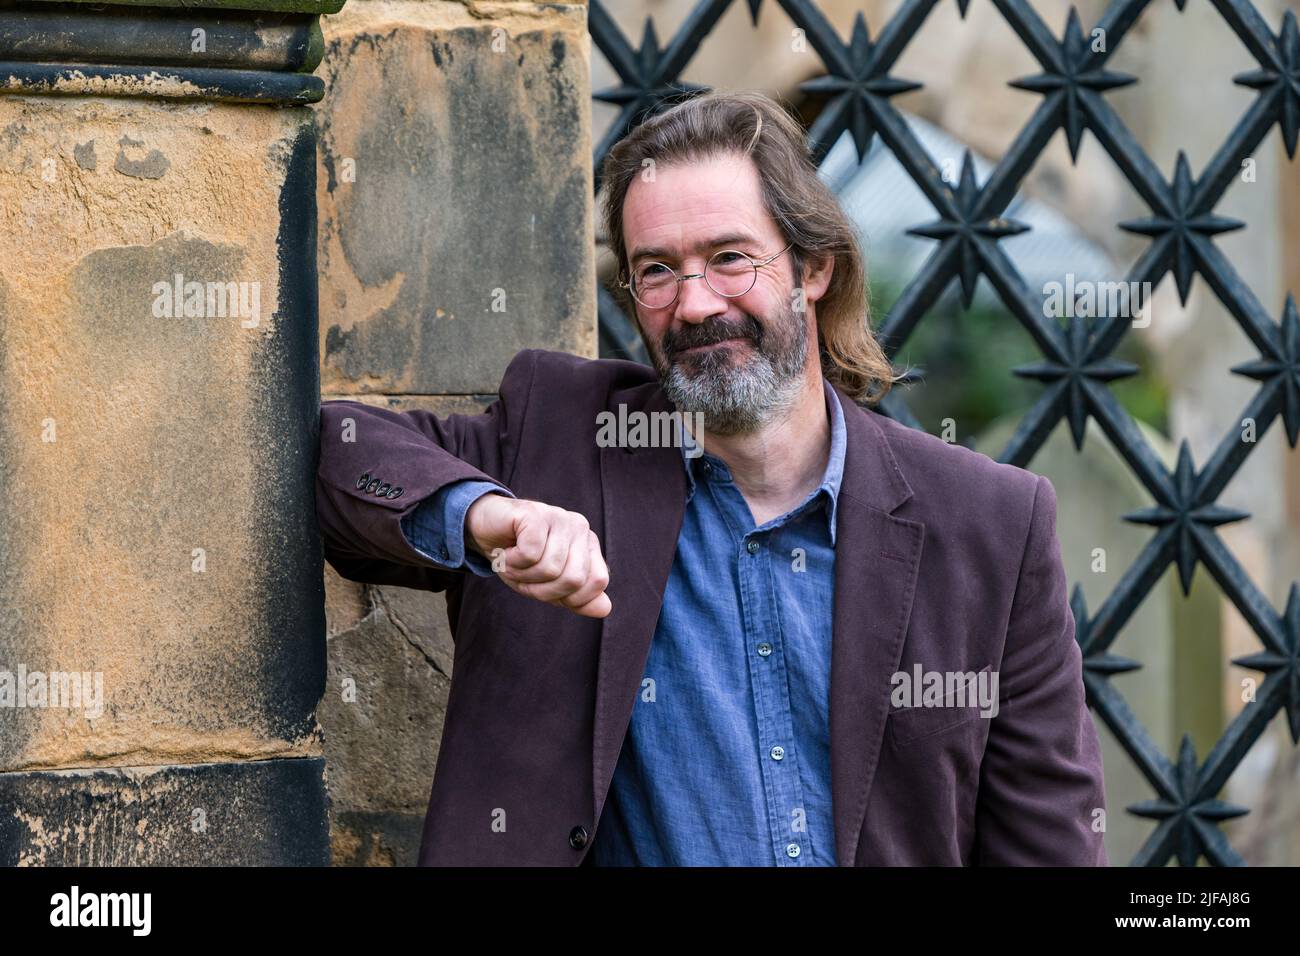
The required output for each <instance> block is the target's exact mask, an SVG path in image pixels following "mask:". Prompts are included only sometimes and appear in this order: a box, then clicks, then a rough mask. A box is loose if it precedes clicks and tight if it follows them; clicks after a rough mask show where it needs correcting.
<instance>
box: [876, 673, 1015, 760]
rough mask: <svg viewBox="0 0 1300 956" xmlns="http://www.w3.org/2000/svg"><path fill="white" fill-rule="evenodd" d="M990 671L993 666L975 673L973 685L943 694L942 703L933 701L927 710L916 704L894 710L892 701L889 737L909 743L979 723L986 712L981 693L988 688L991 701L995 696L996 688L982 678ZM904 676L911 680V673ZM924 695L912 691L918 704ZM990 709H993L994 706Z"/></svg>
mask: <svg viewBox="0 0 1300 956" xmlns="http://www.w3.org/2000/svg"><path fill="white" fill-rule="evenodd" d="M992 669H993V665H992V664H988V665H986V666H984V667H982V668H980V670H978V671H975V672H974V673H975V682H974V683H969V684H968V685H967V686H966V687H965V688H962V687H957V688H955V689H954V690H952V691H951V692H949V693H946V694H945V696H944V697H943V702H942V703H938V702H933V701H932V702H931V703H930V704H929V705H928V706H926V705H924V704H920V703H917V704H914V705H913V706H910V707H895V706H893V701H892V699H891V702H890V708H889V733H890V735H891V736H892V737H893V738H894V742H895V743H899V744H903V743H908V742H910V741H913V740H919V739H920V738H922V737H929V736H930V735H932V734H937V733H941V732H943V731H945V730H949V729H951V728H953V727H959V726H962V725H963V724H967V723H970V722H971V721H974V720H978V719H979V718H980V717H981V716H982V715H983V711H984V710H985V709H986V708H985V705H984V704H983V703H982V702H981V691H985V689H986V688H991V695H992V696H993V697H994V698H996V696H997V686H996V685H995V684H991V683H990V682H989V678H988V677H987V676H985V675H987V674H989V673H991V672H992ZM906 673H908V676H909V679H910V677H911V673H910V672H906ZM962 673H967V674H969V673H970V672H969V671H964V672H962ZM981 685H983V686H981ZM946 689H947V684H946V683H945V690H946ZM923 693H924V688H919V689H913V694H915V698H916V699H917V700H920V699H922V695H923ZM993 706H994V707H995V708H996V703H995V704H994V705H993ZM995 712H996V710H995ZM989 719H991V718H989Z"/></svg>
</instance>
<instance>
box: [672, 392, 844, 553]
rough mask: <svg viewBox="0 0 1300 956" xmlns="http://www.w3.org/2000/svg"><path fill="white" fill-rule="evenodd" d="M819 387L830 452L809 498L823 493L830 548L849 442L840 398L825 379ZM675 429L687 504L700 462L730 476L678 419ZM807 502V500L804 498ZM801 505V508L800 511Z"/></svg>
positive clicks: (721, 463)
mask: <svg viewBox="0 0 1300 956" xmlns="http://www.w3.org/2000/svg"><path fill="white" fill-rule="evenodd" d="M822 388H823V390H824V392H825V395H826V411H827V414H828V415H829V416H830V420H831V450H830V456H829V457H828V459H827V461H826V471H825V473H824V474H823V475H822V482H821V484H820V485H818V486H817V488H816V489H814V491H813V492H812V493H811V494H810V495H809V496H808V497H809V498H810V499H811V498H815V497H816V496H818V495H821V494H825V496H826V500H827V506H826V520H827V524H828V526H829V529H830V536H831V545H832V546H834V544H835V513H836V506H837V504H838V502H839V495H840V482H841V480H842V479H843V477H844V453H845V448H846V446H847V443H848V440H847V433H846V431H845V428H844V409H843V408H841V407H840V399H839V396H838V395H837V394H836V393H835V389H834V388H832V387H831V384H830V383H829V382H827V381H826V380H825V379H822ZM677 429H678V435H679V437H680V441H679V442H678V445H679V447H680V448H681V453H682V464H683V465H684V466H685V468H686V500H687V502H689V501H690V500H691V498H692V496H693V495H694V494H695V479H696V475H695V470H696V469H697V468H699V467H700V466H701V464H702V463H703V462H708V463H709V464H710V465H711V466H712V467H714V468H720V469H722V472H723V474H729V471H728V469H727V466H726V464H725V463H724V462H723V461H722V459H720V458H718V457H717V456H715V455H711V454H709V453H708V452H707V451H704V450H703V448H701V447H700V446H699V445H698V444H697V443H696V441H695V439H694V437H693V436H692V435H691V433H690V432H689V431H687V430H686V429H684V428H682V427H681V423H680V420H678V424H677ZM688 452H693V454H687V453H688ZM806 503H807V499H805V504H806ZM803 506H804V505H800V506H799V508H802V507H803ZM794 510H799V509H798V508H796V509H794Z"/></svg>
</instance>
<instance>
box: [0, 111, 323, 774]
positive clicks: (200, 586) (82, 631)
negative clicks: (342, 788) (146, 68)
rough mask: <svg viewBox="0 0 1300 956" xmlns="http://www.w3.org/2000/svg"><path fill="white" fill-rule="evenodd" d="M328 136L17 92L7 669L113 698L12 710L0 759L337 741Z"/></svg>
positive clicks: (200, 755) (234, 118)
mask: <svg viewBox="0 0 1300 956" xmlns="http://www.w3.org/2000/svg"><path fill="white" fill-rule="evenodd" d="M313 135H314V131H313V128H312V125H311V123H310V119H309V117H308V115H307V112H306V111H305V110H299V109H286V110H272V109H260V108H259V109H252V108H244V107H233V106H224V105H213V104H202V105H190V106H176V105H168V104H160V103H152V102H145V101H138V100H112V101H109V100H102V101H101V100H94V99H85V98H82V99H40V98H20V97H4V98H2V99H0V261H3V262H4V263H5V268H4V274H3V276H0V389H3V393H4V401H3V403H0V608H3V609H4V611H3V613H4V625H3V627H0V668H4V669H10V670H12V669H14V668H15V667H17V666H18V665H24V666H25V667H26V668H27V669H28V670H29V671H32V670H36V671H43V672H54V671H76V672H79V673H92V674H99V675H101V677H102V686H103V695H104V699H103V710H102V713H101V714H99V715H98V716H91V715H89V714H88V713H86V712H85V711H83V710H75V709H67V708H54V707H42V706H35V707H25V708H18V707H11V708H4V709H0V770H9V771H12V770H22V769H38V768H57V767H68V766H74V767H90V766H97V765H100V766H102V765H120V764H168V763H173V762H175V763H201V762H213V761H224V760H235V759H239V758H244V757H247V758H266V757H270V756H299V755H304V754H319V752H320V749H319V741H318V739H317V735H318V731H317V729H316V726H315V720H314V717H313V710H314V707H315V703H316V701H317V699H318V698H319V697H320V694H321V689H322V687H323V684H324V654H323V648H322V646H321V639H320V638H321V635H322V633H323V629H324V619H323V611H322V585H321V579H320V569H321V558H320V543H319V539H318V536H317V529H316V526H315V522H314V519H313V477H314V457H313V456H314V450H315V443H316V435H315V428H316V427H317V423H318V416H317V407H316V401H317V396H318V394H319V391H318V389H319V384H318V378H317V372H316V369H315V367H314V366H313V365H312V363H310V362H307V363H304V362H303V361H302V359H303V356H304V354H305V355H307V356H310V355H311V354H312V352H311V348H312V345H313V344H314V342H315V339H316V334H315V330H316V327H315V324H314V291H315V289H314V282H313V281H312V278H313V274H312V272H311V260H312V255H311V253H312V252H313V251H314V246H313V245H312V243H311V237H312V236H313V234H314V233H313V230H312V228H311V225H312V220H311V206H310V203H311V200H312V195H313V194H314V188H313V186H314V184H313V177H314V172H315V166H314V163H313V162H312V157H313V140H312V137H313ZM122 144H129V145H126V146H124V145H122ZM119 149H125V150H127V153H126V155H127V158H128V160H129V161H130V162H132V163H134V162H136V161H137V160H139V161H142V162H143V163H144V166H143V167H137V168H134V169H131V170H127V171H126V172H125V173H124V172H123V171H122V170H121V169H120V168H119V165H120V164H119V163H116V162H115V158H114V157H115V156H119V155H120V154H119ZM151 156H153V157H160V158H155V159H149V157H151ZM142 173H147V175H142ZM304 203H305V204H306V209H305V211H304V210H303V209H302V205H303V204H304ZM177 275H180V276H181V277H182V289H183V290H184V289H185V288H186V286H185V284H186V283H191V282H192V283H202V284H203V288H204V291H205V293H206V292H207V291H208V288H207V286H208V284H209V283H212V284H213V285H214V286H216V285H218V284H224V283H234V284H235V287H234V288H235V295H234V297H233V298H230V299H228V300H227V301H226V302H225V303H224V306H225V307H224V309H223V308H222V305H223V303H221V302H220V301H219V300H218V298H217V297H216V296H213V297H208V296H207V295H206V294H204V295H200V296H199V299H198V301H197V302H196V303H195V304H196V306H197V307H196V309H195V310H194V311H190V310H189V308H188V305H189V296H188V293H187V294H185V295H182V297H181V298H182V299H183V300H185V301H181V302H166V303H164V302H163V299H165V298H170V293H171V290H172V288H173V287H174V283H175V281H176V280H175V277H176V276H177ZM221 288H223V289H224V288H225V287H224V285H222V286H221ZM160 290H161V291H160ZM254 290H256V295H255V296H254V295H253V293H254ZM227 291H228V290H227ZM243 293H247V295H246V296H245V295H244V294H243ZM254 299H255V300H256V303H255V305H254ZM164 305H167V306H171V307H172V308H164V307H163V306H164ZM236 306H238V307H236ZM245 306H247V307H248V308H245Z"/></svg>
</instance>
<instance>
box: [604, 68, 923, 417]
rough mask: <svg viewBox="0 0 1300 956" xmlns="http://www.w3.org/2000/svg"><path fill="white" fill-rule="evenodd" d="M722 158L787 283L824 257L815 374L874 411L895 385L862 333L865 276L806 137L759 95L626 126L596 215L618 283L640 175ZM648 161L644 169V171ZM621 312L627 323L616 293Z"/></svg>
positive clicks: (700, 102) (719, 99)
mask: <svg viewBox="0 0 1300 956" xmlns="http://www.w3.org/2000/svg"><path fill="white" fill-rule="evenodd" d="M725 153H736V154H739V155H740V156H741V157H742V158H743V157H748V158H749V159H750V160H752V161H753V163H754V165H755V166H756V167H757V169H758V175H759V181H760V183H761V188H762V195H763V203H764V206H765V208H766V210H767V213H768V215H770V216H771V217H772V220H773V221H774V222H775V223H776V225H777V227H778V228H779V229H780V231H781V234H782V235H783V236H784V237H785V240H786V241H787V242H792V243H793V244H794V245H793V247H792V248H791V250H790V252H791V257H792V262H793V266H794V273H795V277H796V281H799V279H800V277H801V276H802V274H803V263H804V261H805V258H807V259H821V258H824V257H826V256H833V257H834V259H835V268H834V270H833V271H832V273H831V281H830V285H829V286H828V287H827V289H826V294H825V295H824V296H823V297H822V298H821V299H820V300H818V302H817V306H816V308H817V339H818V348H819V351H820V353H821V365H822V374H823V375H824V376H825V377H826V378H827V379H828V380H829V381H830V382H831V383H832V384H834V385H838V386H839V387H840V388H842V389H843V390H844V391H845V392H846V393H847V394H848V395H849V396H850V397H851V398H853V399H854V401H856V402H858V403H860V404H863V405H874V404H876V403H877V402H879V401H880V400H881V399H882V398H883V397H884V396H885V393H886V392H888V391H889V389H890V386H891V385H893V383H894V382H895V381H897V380H898V379H899V378H900V377H901V376H900V375H898V374H896V373H895V371H894V369H893V367H892V366H891V365H890V362H889V359H888V358H886V356H885V353H884V350H883V349H882V348H881V347H880V343H879V342H877V341H876V337H875V335H874V334H872V331H871V322H870V302H869V299H868V296H867V276H866V267H865V266H864V264H863V259H862V252H861V249H860V248H859V245H858V240H857V234H856V232H855V231H854V228H853V224H852V223H851V222H850V220H849V218H848V217H847V216H846V215H845V214H844V210H843V209H842V208H841V206H840V204H839V201H838V200H837V199H836V198H835V194H834V193H832V192H831V191H830V189H828V188H827V186H826V184H825V183H824V182H823V181H822V180H821V178H820V177H819V176H818V175H817V169H816V167H815V166H814V165H813V163H812V160H811V157H810V155H809V152H808V145H807V138H806V136H805V134H804V130H803V127H802V126H800V125H799V123H798V121H796V120H795V119H794V118H793V117H791V116H790V115H789V114H788V113H787V112H786V111H785V110H784V109H782V108H781V106H780V105H779V104H778V103H777V102H776V101H774V100H773V99H771V98H770V97H768V96H766V95H765V94H763V93H757V92H742V93H718V92H715V93H706V94H704V95H701V96H696V97H694V98H692V99H689V100H686V101H685V102H683V103H678V104H676V105H675V106H672V107H670V108H669V109H667V110H665V111H663V112H662V113H659V114H657V115H655V116H653V117H651V118H650V119H648V120H646V121H645V122H644V123H642V124H641V125H639V126H637V127H635V128H634V129H633V130H632V131H631V132H630V133H628V135H627V136H625V137H624V138H623V139H622V140H620V141H619V142H618V143H617V144H616V145H615V146H614V147H613V148H612V149H611V150H610V152H609V155H608V156H607V157H606V159H605V165H604V169H603V172H602V182H603V184H604V186H605V189H606V195H605V202H604V207H603V210H602V212H603V216H604V220H605V232H606V235H607V236H608V237H609V245H610V250H611V251H612V252H613V254H614V256H615V260H616V261H617V262H618V267H619V273H620V276H621V277H622V278H623V281H626V274H627V246H626V244H625V240H624V236H623V201H624V199H625V198H626V197H627V191H628V188H629V187H630V186H631V185H632V181H633V178H634V177H636V176H638V175H640V174H641V173H642V171H643V170H644V169H645V168H646V167H647V166H648V165H652V166H653V167H666V166H670V165H673V164H675V163H685V162H692V161H696V162H698V161H700V160H703V159H707V158H709V157H712V156H717V155H720V154H725ZM647 161H650V162H647ZM619 292H620V293H621V297H622V300H623V304H624V308H626V309H628V310H629V311H630V312H631V313H632V314H635V312H634V311H632V310H634V309H635V305H634V304H633V302H632V300H631V298H630V296H628V295H627V294H626V290H624V289H620V290H619Z"/></svg>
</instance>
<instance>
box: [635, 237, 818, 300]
mask: <svg viewBox="0 0 1300 956" xmlns="http://www.w3.org/2000/svg"><path fill="white" fill-rule="evenodd" d="M793 245H794V243H793V242H788V243H786V246H785V248H784V249H782V250H781V251H780V252H774V253H772V255H770V256H768V257H767V258H766V259H763V260H761V261H760V260H758V259H755V258H754V257H753V256H751V255H750V254H749V253H747V252H741V251H740V250H739V249H719V250H718V251H717V252H715V253H714V254H713V255H711V256H709V258H708V261H707V262H705V263H704V269H705V271H708V268H709V262H712V261H713V260H714V259H715V258H717V257H718V256H720V255H722V254H723V253H724V252H734V253H735V254H736V255H738V256H744V257H745V258H746V259H748V260H749V262H750V264H751V265H752V266H753V267H754V281H753V282H751V283H750V284H749V288H748V289H746V290H745V291H744V292H736V293H733V294H731V295H727V294H726V293H725V292H719V291H718V290H717V289H714V288H713V286H712V284H711V283H710V282H709V279H708V276H706V275H705V274H704V273H703V272H693V273H690V274H689V275H678V274H677V270H676V269H674V268H673V267H672V266H670V265H668V264H667V263H666V262H660V261H659V260H657V259H651V260H650V261H649V262H646V263H642V265H659V266H663V267H664V268H665V269H667V270H668V271H669V272H671V273H672V274H673V278H674V279H676V280H677V281H676V282H674V283H673V297H672V298H671V299H669V300H668V301H667V302H665V303H664V304H663V305H646V304H645V303H644V302H642V301H641V300H640V299H638V298H637V294H636V290H635V289H634V288H632V283H631V282H630V281H629V282H623V281H622V280H619V283H618V287H619V288H620V289H627V291H628V293H629V294H630V295H631V296H632V299H633V300H634V301H635V302H636V303H637V304H638V305H642V306H645V308H647V309H666V308H668V307H669V306H671V305H673V304H675V303H676V302H677V299H678V297H679V296H681V294H682V283H683V282H685V281H686V280H687V279H704V284H705V285H707V286H708V287H709V289H710V290H711V291H712V292H713V293H714V294H715V295H720V296H722V297H723V298H724V299H737V298H739V297H740V296H742V295H747V294H749V292H751V291H752V290H753V288H754V286H755V285H757V284H758V270H759V269H761V268H762V267H763V266H765V265H768V264H769V263H770V262H772V261H773V260H774V259H776V258H777V257H779V256H782V255H785V253H787V252H789V251H790V247H791V246H793ZM638 268H640V266H638ZM633 271H635V270H633ZM631 278H632V276H631V275H629V276H628V279H629V280H630V279H631Z"/></svg>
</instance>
